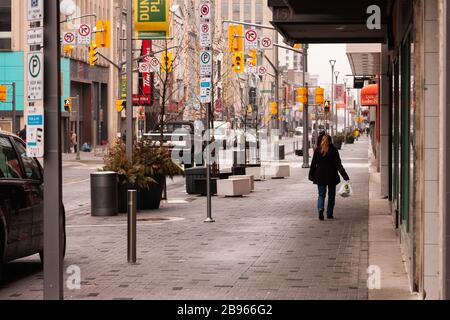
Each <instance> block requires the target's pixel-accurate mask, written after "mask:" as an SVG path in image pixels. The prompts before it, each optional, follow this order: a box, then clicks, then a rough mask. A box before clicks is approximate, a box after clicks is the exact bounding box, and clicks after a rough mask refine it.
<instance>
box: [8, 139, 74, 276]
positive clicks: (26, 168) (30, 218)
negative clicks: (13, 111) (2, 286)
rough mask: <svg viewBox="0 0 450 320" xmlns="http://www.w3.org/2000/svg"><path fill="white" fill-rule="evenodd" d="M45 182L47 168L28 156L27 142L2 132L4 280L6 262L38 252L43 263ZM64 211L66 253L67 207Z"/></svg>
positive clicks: (63, 236) (63, 239) (63, 241)
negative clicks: (44, 174) (44, 170)
mask: <svg viewBox="0 0 450 320" xmlns="http://www.w3.org/2000/svg"><path fill="white" fill-rule="evenodd" d="M43 183H44V178H43V169H42V167H41V165H40V163H39V161H38V160H37V159H35V158H30V157H28V156H27V152H26V146H25V143H24V142H23V141H22V140H21V139H20V138H19V137H16V136H15V135H12V134H9V133H5V132H1V131H0V280H1V276H2V266H3V264H4V263H7V262H10V261H12V260H16V259H20V258H24V257H27V256H31V255H34V254H37V253H39V255H40V257H41V260H43V249H44V206H43V205H44V202H43V200H44V188H43ZM61 206H62V204H61ZM61 212H62V219H61V220H62V223H63V226H62V230H63V232H62V235H61V237H62V239H61V240H62V243H63V251H64V252H65V246H66V232H65V213H64V207H63V206H62V210H61Z"/></svg>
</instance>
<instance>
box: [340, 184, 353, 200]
mask: <svg viewBox="0 0 450 320" xmlns="http://www.w3.org/2000/svg"><path fill="white" fill-rule="evenodd" d="M338 193H339V195H340V196H341V197H342V198H348V197H350V196H352V195H353V189H352V186H351V185H350V182H348V181H346V182H344V183H343V184H341V187H340V188H339V192H338Z"/></svg>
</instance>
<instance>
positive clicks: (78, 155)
mask: <svg viewBox="0 0 450 320" xmlns="http://www.w3.org/2000/svg"><path fill="white" fill-rule="evenodd" d="M76 100H77V141H76V142H77V161H80V160H81V157H80V145H81V144H80V142H81V141H82V140H81V132H80V113H81V111H80V105H81V103H80V95H79V94H77V97H76Z"/></svg>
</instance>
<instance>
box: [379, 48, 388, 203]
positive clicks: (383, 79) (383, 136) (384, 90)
mask: <svg viewBox="0 0 450 320" xmlns="http://www.w3.org/2000/svg"><path fill="white" fill-rule="evenodd" d="M388 72H389V55H388V46H387V44H384V45H383V46H382V51H381V76H380V85H379V91H380V95H379V97H380V98H379V99H380V102H379V105H380V108H379V112H380V117H379V119H380V156H379V159H380V174H381V196H383V197H387V196H388V194H389V172H390V170H389V166H390V163H389V155H390V152H389V150H390V148H391V145H390V139H389V136H390V132H389V124H390V110H389V108H390V96H391V88H390V81H389V74H388Z"/></svg>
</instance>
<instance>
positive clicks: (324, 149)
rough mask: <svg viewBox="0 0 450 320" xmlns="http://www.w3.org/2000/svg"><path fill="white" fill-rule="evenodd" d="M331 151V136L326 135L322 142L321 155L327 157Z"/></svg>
mask: <svg viewBox="0 0 450 320" xmlns="http://www.w3.org/2000/svg"><path fill="white" fill-rule="evenodd" d="M329 150H330V136H329V135H324V136H323V138H322V141H321V142H320V153H321V154H322V156H326V155H327V154H328V151H329Z"/></svg>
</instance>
